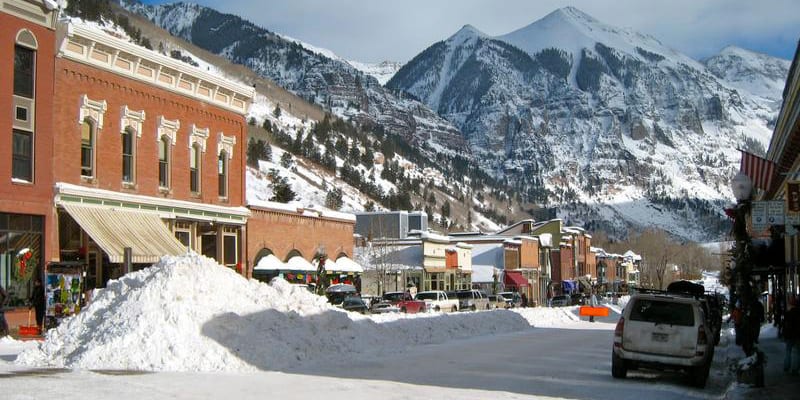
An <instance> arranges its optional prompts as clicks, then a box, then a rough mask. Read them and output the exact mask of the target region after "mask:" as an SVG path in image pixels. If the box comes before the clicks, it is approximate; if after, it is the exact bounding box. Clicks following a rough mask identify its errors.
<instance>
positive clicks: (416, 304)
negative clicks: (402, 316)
mask: <svg viewBox="0 0 800 400" xmlns="http://www.w3.org/2000/svg"><path fill="white" fill-rule="evenodd" d="M383 301H385V302H388V303H390V304H392V305H394V306H396V307H397V308H398V309H399V310H400V312H403V313H409V314H413V313H418V312H425V311H426V310H427V309H428V308H427V306H426V304H425V302H424V301H421V300H415V299H414V298H413V297H411V294H410V293H408V292H386V293H384V294H383Z"/></svg>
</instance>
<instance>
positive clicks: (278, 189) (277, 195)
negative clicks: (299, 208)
mask: <svg viewBox="0 0 800 400" xmlns="http://www.w3.org/2000/svg"><path fill="white" fill-rule="evenodd" d="M267 177H268V178H269V179H270V180H271V181H272V197H270V198H269V200H270V201H277V202H279V203H288V202H290V201H292V200H294V198H295V196H296V194H295V192H294V191H293V190H292V186H291V185H290V184H289V180H288V179H286V177H283V176H281V174H280V173H279V172H278V170H276V169H271V170H269V174H268V175H267Z"/></svg>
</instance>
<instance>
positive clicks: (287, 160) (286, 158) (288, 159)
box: [281, 151, 294, 168]
mask: <svg viewBox="0 0 800 400" xmlns="http://www.w3.org/2000/svg"><path fill="white" fill-rule="evenodd" d="M293 163H294V159H293V158H292V155H291V154H289V153H288V152H285V151H284V152H283V154H282V155H281V167H283V168H291V167H292V164H293Z"/></svg>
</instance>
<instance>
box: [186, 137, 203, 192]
mask: <svg viewBox="0 0 800 400" xmlns="http://www.w3.org/2000/svg"><path fill="white" fill-rule="evenodd" d="M192 153H194V155H193V154H192ZM202 154H203V152H202V149H201V147H200V144H199V143H193V144H192V145H191V146H189V191H190V192H191V193H192V194H193V195H195V196H199V195H200V194H201V193H202V190H203V186H202V182H203V180H202V179H201V177H202V173H203V157H202ZM193 161H194V163H195V168H194V171H192V162H193ZM192 172H194V179H192ZM195 180H196V181H197V182H196V183H195ZM193 185H194V186H196V187H195V188H194V189H195V190H192V189H193V188H192V186H193Z"/></svg>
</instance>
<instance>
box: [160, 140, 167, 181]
mask: <svg viewBox="0 0 800 400" xmlns="http://www.w3.org/2000/svg"><path fill="white" fill-rule="evenodd" d="M158 186H160V187H162V188H168V187H169V138H168V137H166V136H162V137H161V140H159V141H158Z"/></svg>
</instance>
